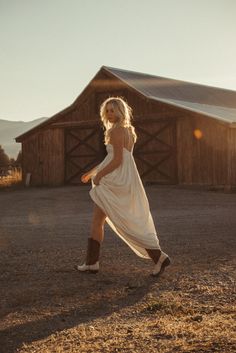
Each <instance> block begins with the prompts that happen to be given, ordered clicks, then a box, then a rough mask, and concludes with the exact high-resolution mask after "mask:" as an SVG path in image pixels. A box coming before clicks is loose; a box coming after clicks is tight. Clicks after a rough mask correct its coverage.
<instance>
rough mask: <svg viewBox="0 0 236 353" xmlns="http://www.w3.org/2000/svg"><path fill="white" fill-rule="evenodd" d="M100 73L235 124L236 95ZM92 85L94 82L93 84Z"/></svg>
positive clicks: (139, 76) (150, 95)
mask: <svg viewBox="0 0 236 353" xmlns="http://www.w3.org/2000/svg"><path fill="white" fill-rule="evenodd" d="M100 71H103V72H104V71H105V72H107V73H108V74H110V75H112V76H114V77H116V78H118V79H120V80H121V81H123V82H124V83H125V84H126V85H128V86H130V87H132V88H133V89H134V90H136V91H137V92H139V93H141V94H142V95H143V96H145V97H147V98H149V99H153V100H157V101H160V102H165V103H168V104H171V105H174V106H177V107H180V108H182V109H185V110H189V111H193V112H198V113H202V114H204V115H207V116H210V117H213V118H216V119H218V120H221V121H225V122H227V123H236V91H232V90H228V89H223V88H217V87H211V86H206V85H201V84H197V83H192V82H186V81H180V80H174V79H170V78H166V77H160V76H153V75H149V74H144V73H140V72H135V71H128V70H121V69H117V68H113V67H109V66H102V67H101V69H100V70H99V72H100ZM99 72H98V73H99ZM95 77H96V76H95ZM92 81H93V79H92V80H91V81H90V83H91V82H92ZM90 83H89V84H88V85H87V86H86V88H87V87H88V86H89V85H90ZM86 88H85V89H86ZM79 97H80V96H79ZM79 97H78V98H77V99H76V100H75V101H74V102H73V103H72V104H71V105H70V106H69V107H67V108H65V109H64V110H62V111H60V112H59V113H57V114H55V115H54V116H52V117H51V118H49V119H47V120H45V121H44V122H43V123H41V124H39V125H37V126H35V127H34V128H32V129H30V130H28V131H26V132H25V133H24V134H22V135H20V136H18V137H16V141H17V142H21V141H22V140H23V139H24V138H25V137H26V136H28V135H30V134H31V133H33V132H35V131H36V130H37V129H39V128H41V127H44V126H46V125H49V124H50V123H52V122H55V121H57V119H58V118H60V117H61V116H62V115H63V113H64V112H66V111H67V110H69V109H70V108H72V107H73V106H74V104H76V102H77V100H78V99H79Z"/></svg>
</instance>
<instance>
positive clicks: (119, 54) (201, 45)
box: [0, 0, 236, 121]
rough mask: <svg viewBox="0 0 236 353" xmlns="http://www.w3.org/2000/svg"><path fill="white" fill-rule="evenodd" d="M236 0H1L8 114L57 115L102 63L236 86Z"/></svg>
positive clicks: (2, 109)
mask: <svg viewBox="0 0 236 353" xmlns="http://www.w3.org/2000/svg"><path fill="white" fill-rule="evenodd" d="M235 18H236V0H145V1H144V0H117V1H115V0H99V1H98V0H40V1H39V0H0V48H1V49H0V119H7V120H12V121H19V120H21V121H30V120H34V119H37V118H41V117H51V116H52V115H54V114H56V113H57V112H59V111H60V110H62V109H64V108H66V107H67V106H69V105H70V104H72V102H73V101H74V100H75V99H76V98H77V97H78V96H79V94H80V93H81V92H82V91H83V89H84V88H85V87H86V85H87V84H88V83H89V81H90V80H91V79H92V78H93V76H94V75H95V74H96V73H97V72H98V70H99V69H100V68H101V66H103V65H105V66H111V67H116V68H119V69H125V70H131V71H138V72H143V73H147V74H151V75H157V76H163V77H168V78H174V79H179V80H184V81H190V82H196V83H201V84H206V85H210V86H216V87H223V88H226V89H233V90H236V60H235V59H236V45H235V38H236V20H235Z"/></svg>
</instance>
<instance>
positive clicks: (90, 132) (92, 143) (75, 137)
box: [65, 124, 106, 184]
mask: <svg viewBox="0 0 236 353" xmlns="http://www.w3.org/2000/svg"><path fill="white" fill-rule="evenodd" d="M105 154H106V150H105V148H104V144H103V130H102V128H101V126H100V125H98V124H97V125H94V124H81V126H79V127H71V128H67V129H65V183H66V184H81V181H80V177H81V175H82V174H83V173H85V172H87V171H88V170H89V169H91V168H93V167H94V166H95V165H97V164H98V163H99V162H100V161H101V160H102V159H103V158H104V157H105Z"/></svg>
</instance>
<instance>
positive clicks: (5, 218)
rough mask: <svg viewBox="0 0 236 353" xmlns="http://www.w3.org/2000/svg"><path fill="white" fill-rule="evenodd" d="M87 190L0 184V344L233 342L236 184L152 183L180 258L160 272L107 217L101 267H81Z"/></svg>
mask: <svg viewBox="0 0 236 353" xmlns="http://www.w3.org/2000/svg"><path fill="white" fill-rule="evenodd" d="M88 190H89V188H88V187H87V186H86V187H62V188H29V189H20V190H13V191H11V190H9V191H1V192H0V251H1V257H0V269H1V270H0V298H1V299H0V300H1V323H0V329H1V332H0V352H2V353H13V352H21V353H22V352H24V353H25V352H43V353H49V352H50V353H51V352H79V353H88V352H93V353H97V352H103V353H104V352H109V353H110V352H132V353H135V352H145V353H154V352H155V353H156V352H161V353H162V352H163V353H164V352H196V353H200V352H220V353H224V352H225V353H230V352H234V351H235V350H236V343H235V342H234V341H233V326H234V320H233V319H235V316H234V304H235V299H236V298H235V287H234V285H235V253H236V251H235V250H236V194H235V193H233V194H226V193H223V192H213V191H207V190H197V189H195V190H193V189H192V190H191V189H184V188H180V187H174V186H173V187H164V186H162V187H160V186H149V187H146V191H147V195H148V198H149V200H150V207H151V211H152V215H153V218H154V221H155V224H156V227H157V230H158V233H159V238H160V243H161V245H162V248H163V250H164V251H166V252H168V253H169V255H170V256H171V258H172V260H173V263H172V266H170V267H169V268H168V269H167V271H166V272H165V273H164V274H163V276H162V277H160V279H158V280H155V279H153V278H151V277H150V276H149V274H150V272H151V269H152V263H151V261H149V260H143V259H141V258H138V257H137V256H136V255H135V254H134V253H133V252H132V251H131V250H130V249H129V248H128V247H127V245H126V244H124V243H123V242H122V241H121V240H120V239H119V238H118V237H117V236H116V235H115V234H114V233H113V232H112V231H111V230H110V229H109V228H108V227H106V234H105V240H104V243H103V245H102V251H101V261H100V266H101V270H100V272H99V273H98V274H97V275H85V274H80V273H77V272H76V271H75V270H74V269H73V266H74V265H75V264H76V263H78V262H79V263H81V262H82V261H83V259H84V256H85V248H86V243H87V236H88V232H89V226H90V219H91V214H92V201H91V200H90V198H89V194H88Z"/></svg>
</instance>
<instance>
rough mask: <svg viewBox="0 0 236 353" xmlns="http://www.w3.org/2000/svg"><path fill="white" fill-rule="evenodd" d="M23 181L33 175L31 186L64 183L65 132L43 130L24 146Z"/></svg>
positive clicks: (25, 142) (29, 139)
mask: <svg viewBox="0 0 236 353" xmlns="http://www.w3.org/2000/svg"><path fill="white" fill-rule="evenodd" d="M22 156H23V178H24V179H23V180H25V177H26V174H27V173H31V185H35V186H37V185H55V186H56V185H62V184H63V183H64V132H63V130H62V129H48V130H42V131H40V132H38V133H36V134H34V135H33V136H31V137H30V138H28V139H27V140H25V141H24V142H23V144H22Z"/></svg>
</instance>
